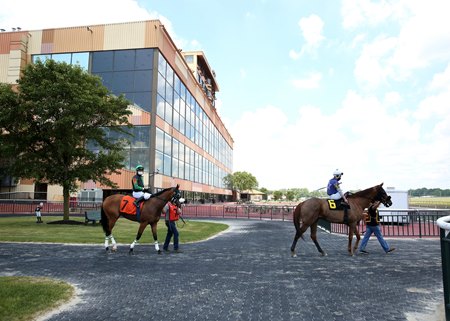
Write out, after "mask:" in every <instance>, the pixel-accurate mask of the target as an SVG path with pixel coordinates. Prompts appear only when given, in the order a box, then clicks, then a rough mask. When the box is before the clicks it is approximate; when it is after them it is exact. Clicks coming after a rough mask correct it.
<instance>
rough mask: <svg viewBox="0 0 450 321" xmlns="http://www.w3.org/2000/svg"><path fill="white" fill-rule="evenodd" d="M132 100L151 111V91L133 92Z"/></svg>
mask: <svg viewBox="0 0 450 321" xmlns="http://www.w3.org/2000/svg"><path fill="white" fill-rule="evenodd" d="M132 97H133V98H132V99H131V100H132V101H134V103H135V104H136V105H137V106H139V107H141V108H142V109H144V110H146V111H148V112H151V111H152V92H151V91H145V92H138V93H134V94H133V95H132Z"/></svg>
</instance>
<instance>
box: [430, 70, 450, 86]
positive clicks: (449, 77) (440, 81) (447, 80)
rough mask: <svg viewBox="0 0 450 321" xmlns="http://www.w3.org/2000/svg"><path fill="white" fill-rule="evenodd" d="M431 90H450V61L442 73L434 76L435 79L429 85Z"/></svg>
mask: <svg viewBox="0 0 450 321" xmlns="http://www.w3.org/2000/svg"><path fill="white" fill-rule="evenodd" d="M428 88H429V89H430V90H443V89H444V90H449V91H450V63H449V64H448V65H447V68H446V69H445V71H444V72H442V73H437V74H435V75H434V76H433V80H432V81H431V83H430V85H429V86H428Z"/></svg>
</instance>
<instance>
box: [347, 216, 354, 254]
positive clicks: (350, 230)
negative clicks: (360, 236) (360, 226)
mask: <svg viewBox="0 0 450 321" xmlns="http://www.w3.org/2000/svg"><path fill="white" fill-rule="evenodd" d="M355 228H356V227H355V226H354V224H349V225H348V248H347V250H348V253H349V254H350V255H351V256H353V249H352V242H353V233H354V231H355Z"/></svg>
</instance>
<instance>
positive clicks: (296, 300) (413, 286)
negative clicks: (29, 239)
mask: <svg viewBox="0 0 450 321" xmlns="http://www.w3.org/2000/svg"><path fill="white" fill-rule="evenodd" d="M225 222H226V223H228V224H230V225H231V226H232V227H231V228H230V229H229V230H228V231H227V232H225V233H223V234H221V235H219V236H217V237H215V238H213V239H210V240H208V241H204V242H199V243H192V244H184V245H182V249H183V251H184V252H183V253H180V254H174V253H171V254H162V255H157V254H156V252H155V250H154V247H153V246H152V245H138V246H137V247H136V248H135V253H136V254H135V255H134V256H129V255H128V246H127V245H122V246H119V251H118V252H117V253H114V254H106V253H105V252H104V250H103V245H102V244H101V242H100V243H99V244H98V246H91V245H83V246H80V245H76V246H75V245H64V244H18V243H0V275H1V276H5V275H36V276H46V277H52V278H58V279H62V280H64V281H67V282H70V283H72V284H75V285H76V286H77V288H78V289H79V290H80V295H79V299H80V300H79V302H78V303H77V304H75V305H73V306H72V307H71V308H69V309H66V310H63V311H61V312H59V313H58V314H54V315H52V316H50V317H48V318H47V319H48V320H52V321H56V320H60V321H64V320H67V321H69V320H70V321H77V320H89V321H94V320H108V321H112V320H127V321H132V320H159V321H161V320H189V321H191V320H245V321H247V320H270V321H276V320H280V321H281V320H283V321H284V320H308V321H311V320H324V321H325V320H326V321H330V320H358V321H364V320H440V319H441V318H442V313H443V312H442V311H443V301H444V298H443V289H442V267H441V258H440V243H439V240H438V239H432V240H430V239H414V240H413V239H410V240H404V239H388V241H389V243H391V245H392V246H394V247H396V248H397V250H396V251H395V252H393V253H391V254H388V255H386V254H384V252H383V251H382V249H381V247H380V245H379V244H378V242H377V241H376V239H371V240H370V241H369V244H368V246H367V248H366V249H367V250H368V251H369V252H370V254H369V255H356V256H354V257H350V256H348V254H347V251H346V244H347V239H346V238H345V237H343V236H339V235H330V234H327V233H325V232H319V235H318V237H319V242H320V244H321V245H322V248H323V249H325V250H326V251H327V252H328V256H326V257H322V256H320V255H319V253H318V252H317V251H316V249H315V246H314V244H313V243H312V241H311V240H310V239H309V231H308V232H307V234H306V238H305V239H306V241H303V240H300V241H299V243H298V246H297V253H298V257H296V258H291V257H290V251H289V247H290V245H291V242H292V237H293V235H294V227H293V225H292V224H291V223H290V222H273V221H240V220H226V221H225ZM182 233H183V231H182V230H181V238H182V237H183V234H182ZM150 235H151V234H150V233H149V231H146V233H144V239H145V240H150V239H151V236H150ZM118 241H119V242H121V241H122V242H125V241H126V240H118ZM130 241H131V240H130ZM441 310H442V311H441ZM436 311H441V312H439V313H438V312H436Z"/></svg>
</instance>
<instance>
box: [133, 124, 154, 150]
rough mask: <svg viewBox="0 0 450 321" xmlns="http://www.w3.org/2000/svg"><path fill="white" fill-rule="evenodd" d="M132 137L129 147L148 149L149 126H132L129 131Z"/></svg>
mask: <svg viewBox="0 0 450 321" xmlns="http://www.w3.org/2000/svg"><path fill="white" fill-rule="evenodd" d="M130 133H131V134H132V135H133V136H132V138H131V147H140V148H143V147H146V148H148V147H150V126H134V127H132V128H131V129H130Z"/></svg>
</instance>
